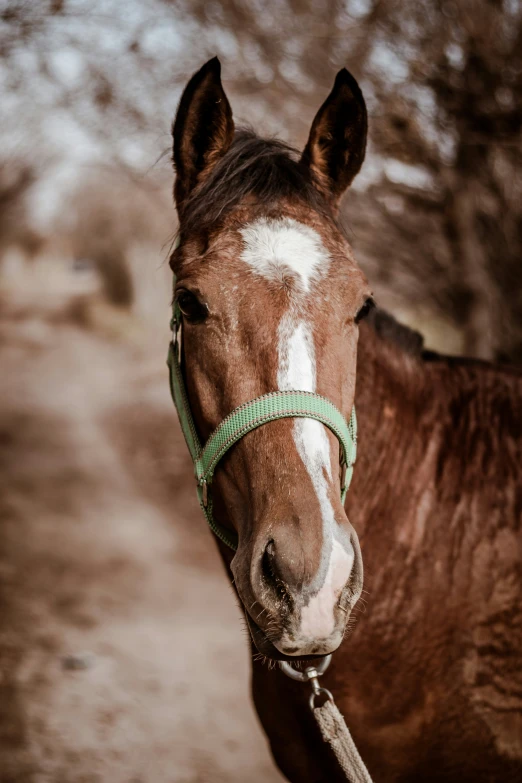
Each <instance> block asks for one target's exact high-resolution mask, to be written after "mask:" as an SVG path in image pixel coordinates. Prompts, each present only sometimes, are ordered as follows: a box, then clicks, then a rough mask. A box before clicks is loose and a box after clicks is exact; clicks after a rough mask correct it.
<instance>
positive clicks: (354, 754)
mask: <svg viewBox="0 0 522 783" xmlns="http://www.w3.org/2000/svg"><path fill="white" fill-rule="evenodd" d="M331 660H332V656H331V655H327V656H326V657H325V658H323V659H322V661H321V662H320V664H319V665H318V666H309V667H308V668H306V669H305V670H304V671H302V672H300V671H297V670H296V669H294V668H293V666H291V664H289V663H287V662H286V661H280V662H279V666H280V668H281V670H282V671H283V672H284V674H286V675H287V677H290V678H291V679H292V680H297V681H298V682H309V683H310V685H311V686H312V693H311V694H310V700H309V704H310V709H311V710H312V715H313V716H314V718H315V720H316V722H317V725H318V726H319V730H320V732H321V735H322V737H323V740H324V741H325V742H327V743H328V744H329V745H330V747H331V749H332V750H333V752H334V754H335V758H336V759H337V761H338V762H339V766H340V767H341V769H342V771H343V772H344V774H345V775H346V780H348V781H349V783H372V779H371V777H370V773H369V772H368V770H367V769H366V766H365V764H364V761H363V760H362V758H361V757H360V755H359V751H358V750H357V748H356V746H355V742H354V741H353V738H352V735H351V734H350V732H349V731H348V726H347V725H346V723H345V720H344V718H343V716H342V715H341V713H340V712H339V710H338V708H337V706H336V704H335V702H334V698H333V696H332V694H331V693H330V691H329V690H327V689H326V688H321V686H320V685H319V679H318V678H319V677H320V676H321V675H322V674H324V672H325V671H326V670H327V668H328V667H329V665H330V662H331ZM318 696H325V697H326V701H325V703H324V704H323V705H322V706H321V707H316V706H315V702H316V699H317V697H318Z"/></svg>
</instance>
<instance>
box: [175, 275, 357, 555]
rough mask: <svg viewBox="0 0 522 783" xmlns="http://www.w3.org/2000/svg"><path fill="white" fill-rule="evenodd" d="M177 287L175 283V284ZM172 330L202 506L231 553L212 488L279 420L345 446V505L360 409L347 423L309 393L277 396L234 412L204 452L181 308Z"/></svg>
mask: <svg viewBox="0 0 522 783" xmlns="http://www.w3.org/2000/svg"><path fill="white" fill-rule="evenodd" d="M175 282H176V279H175V278H174V284H175ZM171 326H172V342H171V343H170V346H169V354H168V359H167V365H168V367H169V377H170V391H171V394H172V399H173V401H174V405H175V406H176V410H177V412H178V416H179V421H180V424H181V429H182V431H183V435H184V437H185V440H186V442H187V446H188V449H189V452H190V456H191V457H192V462H193V463H194V473H195V476H196V482H197V493H198V500H199V503H200V505H201V508H202V511H203V513H204V515H205V517H206V520H207V522H208V524H209V527H210V529H211V530H212V531H213V532H214V533H215V535H216V536H217V537H218V538H219V539H221V541H223V542H224V543H225V544H226V545H227V546H229V547H230V548H231V549H234V550H235V549H237V535H236V534H235V533H234V532H233V531H231V530H228V529H226V528H224V527H223V526H222V525H220V524H219V523H218V522H216V520H215V519H214V517H213V514H212V496H211V493H210V492H209V488H210V486H211V484H212V479H213V477H214V471H215V469H216V467H217V465H218V463H219V461H220V460H221V459H222V457H224V455H225V454H226V453H227V451H228V450H229V449H230V448H231V447H232V446H233V445H234V443H237V441H238V440H241V438H243V437H244V436H245V435H246V434H247V433H248V432H251V431H252V430H255V429H257V428H258V427H261V426H262V425H263V424H266V423H267V422H269V421H275V420H276V419H287V418H305V419H315V420H316V421H320V422H321V424H324V425H325V427H328V429H329V430H331V431H332V432H333V433H334V435H335V436H336V437H337V439H338V441H339V446H340V455H339V461H340V466H341V501H342V502H343V503H344V500H345V497H346V493H347V491H348V487H349V486H350V482H351V480H352V474H353V466H354V463H355V457H356V452H357V419H356V417H355V407H353V408H352V413H351V416H350V421H349V422H346V420H345V418H344V416H343V414H342V413H341V412H340V411H339V410H338V409H337V408H336V407H335V405H334V404H333V403H332V402H330V400H327V399H326V397H322V396H321V395H320V394H314V393H312V392H306V391H273V392H270V393H269V394H264V395H262V396H261V397H256V398H255V399H254V400H250V401H249V402H245V403H243V405H240V406H239V407H238V408H235V409H234V410H233V411H232V413H229V415H228V416H227V417H226V418H225V419H223V421H222V422H221V424H219V425H218V427H217V428H216V429H215V430H214V432H213V433H212V434H211V435H210V437H209V439H208V440H207V442H206V443H205V445H204V446H202V445H201V443H200V440H199V437H198V433H197V430H196V426H195V424H194V419H193V418H192V412H191V410H190V405H189V401H188V397H187V392H186V389H185V382H184V380H183V375H182V372H181V366H180V348H179V332H180V327H181V311H180V309H179V307H178V305H177V303H175V304H174V313H173V317H172V321H171Z"/></svg>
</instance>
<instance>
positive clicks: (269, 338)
mask: <svg viewBox="0 0 522 783" xmlns="http://www.w3.org/2000/svg"><path fill="white" fill-rule="evenodd" d="M366 126H367V120H366V108H365V104H364V100H363V97H362V95H361V92H360V90H359V87H358V85H357V83H356V81H355V79H354V78H353V77H352V76H351V75H350V74H349V73H348V72H347V71H346V70H342V71H341V72H340V73H339V74H338V76H337V79H336V81H335V85H334V88H333V90H332V92H331V94H330V95H329V97H328V98H327V100H326V101H325V103H324V104H323V106H322V107H321V108H320V110H319V112H318V114H317V116H316V118H315V120H314V122H313V125H312V128H311V131H310V136H309V139H308V143H307V145H306V147H305V150H304V152H303V154H302V155H301V157H300V159H299V157H296V156H295V155H294V153H293V151H292V150H291V149H290V148H288V147H287V146H286V145H283V144H281V143H280V142H274V141H264V140H261V139H259V138H258V137H256V136H255V135H254V134H253V133H251V132H247V131H239V132H236V131H235V130H234V124H233V120H232V112H231V109H230V105H229V102H228V100H227V97H226V95H225V93H224V90H223V87H222V85H221V80H220V66H219V62H218V60H217V59H214V60H211V61H210V62H208V63H207V64H206V65H205V66H203V68H202V69H201V70H200V71H199V72H198V73H197V74H196V75H195V76H194V77H193V78H192V79H191V81H190V82H189V84H188V85H187V87H186V89H185V92H184V93H183V96H182V98H181V102H180V105H179V109H178V113H177V116H176V120H175V123H174V130H173V134H174V163H175V166H176V171H177V179H176V185H175V198H176V204H177V209H178V213H179V220H180V240H181V241H180V246H179V248H178V249H177V250H176V251H175V252H174V254H173V256H172V260H171V265H172V268H173V270H174V271H175V274H176V276H177V284H176V291H175V296H176V298H177V301H178V303H179V306H180V309H181V311H182V314H183V316H182V317H183V327H184V329H183V371H184V374H185V379H186V386H187V389H188V396H189V400H190V406H191V408H192V412H193V415H194V419H195V422H196V425H197V427H198V429H199V435H200V437H201V439H202V440H203V441H205V440H206V439H207V438H208V436H209V435H210V433H211V432H212V431H213V430H214V429H215V428H216V427H217V425H218V424H219V423H220V422H221V421H222V420H223V419H224V417H225V416H226V415H227V414H229V413H230V412H231V411H232V410H233V409H234V408H236V407H237V406H238V405H240V404H242V403H244V402H247V401H249V400H252V399H253V398H255V397H258V396H260V395H262V394H265V393H267V392H271V391H274V390H290V389H294V390H303V391H310V392H316V393H317V394H320V395H323V396H324V397H326V398H328V399H329V400H330V401H332V402H333V403H334V404H335V405H336V406H337V408H338V409H339V410H340V411H341V412H342V413H343V414H344V416H345V417H346V418H347V419H348V418H349V416H350V412H351V409H352V406H353V402H354V390H355V369H356V349H357V335H358V329H357V323H358V321H359V319H360V318H361V317H362V316H363V315H364V314H365V312H366V311H367V310H368V309H369V306H370V302H371V300H370V291H369V288H368V283H367V281H366V279H365V277H364V275H363V274H362V272H361V271H360V269H359V268H358V267H357V265H356V263H355V261H354V259H353V256H352V252H351V249H350V246H349V245H348V243H347V241H346V239H345V238H344V236H343V234H342V233H341V231H340V230H339V228H338V226H337V224H336V220H335V215H336V211H337V204H338V202H339V199H340V197H341V195H342V194H343V192H344V190H345V189H346V188H347V187H348V185H349V184H350V182H351V181H352V179H353V178H354V176H355V175H356V174H357V172H358V171H359V168H360V166H361V164H362V161H363V158H364V152H365V145H366ZM212 495H213V499H214V514H215V516H216V517H217V519H218V520H219V521H220V522H221V524H223V525H225V526H229V527H233V528H234V529H235V531H236V532H237V534H238V537H239V545H238V549H237V552H236V554H235V556H234V557H233V559H232V561H231V570H232V573H233V576H234V583H235V586H236V588H237V591H238V593H239V596H240V598H241V601H242V602H243V604H244V607H245V611H246V615H247V619H248V622H249V625H250V629H251V632H252V636H253V639H254V641H255V644H256V646H257V648H258V650H259V651H260V652H262V653H264V654H266V655H267V656H269V657H272V658H283V657H285V656H307V655H314V654H319V655H324V654H326V653H329V652H331V651H333V650H335V649H336V648H337V647H338V646H339V644H340V642H341V640H342V638H343V633H344V630H345V627H346V623H347V619H348V616H349V614H350V611H351V609H352V607H353V605H354V604H355V602H356V601H357V599H358V598H359V596H360V593H361V589H362V561H361V554H360V550H359V544H358V540H357V536H356V534H355V532H354V530H353V528H352V526H351V525H350V522H349V521H348V518H347V516H346V513H345V510H344V507H343V505H342V503H341V499H340V476H339V442H338V440H337V439H336V437H335V436H334V435H333V434H332V433H331V432H330V430H329V429H327V428H326V427H325V426H324V425H323V424H321V423H319V422H318V421H315V420H313V419H310V418H295V419H290V418H287V419H281V420H277V421H272V422H270V423H268V424H265V425H264V426H262V427H260V428H258V429H256V430H254V431H253V432H250V433H249V434H247V435H246V436H245V437H244V438H243V439H242V440H240V441H239V442H238V443H237V444H236V445H235V446H234V447H233V448H232V449H231V450H230V451H229V452H228V454H227V456H226V457H225V459H224V460H223V461H222V463H220V465H219V467H218V469H217V471H216V475H215V479H214V483H213V487H212Z"/></svg>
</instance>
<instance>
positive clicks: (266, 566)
mask: <svg viewBox="0 0 522 783" xmlns="http://www.w3.org/2000/svg"><path fill="white" fill-rule="evenodd" d="M261 571H262V574H263V580H264V582H265V584H266V585H267V586H268V587H269V588H270V589H271V590H272V591H273V592H274V593H275V594H276V597H277V599H278V601H280V602H283V603H284V604H286V605H287V607H290V606H291V604H292V597H291V595H290V593H289V591H288V587H287V585H286V584H285V582H284V581H283V579H282V578H281V574H280V572H279V569H278V567H277V558H276V546H275V543H274V541H273V540H271V541H269V542H268V544H267V545H266V547H265V551H264V552H263V558H262V561H261Z"/></svg>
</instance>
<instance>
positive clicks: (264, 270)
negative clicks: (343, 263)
mask: <svg viewBox="0 0 522 783" xmlns="http://www.w3.org/2000/svg"><path fill="white" fill-rule="evenodd" d="M240 231H241V235H242V237H243V239H244V241H245V247H244V249H243V252H242V254H241V258H242V259H243V261H245V262H246V263H247V264H248V265H249V267H250V268H251V269H252V270H253V271H254V272H255V273H256V274H258V275H262V277H265V278H266V279H267V280H272V281H275V282H278V281H281V280H283V278H284V276H285V273H288V272H290V273H291V274H293V275H294V276H295V277H297V278H298V279H299V282H300V284H301V286H302V288H303V289H304V291H306V292H308V291H309V290H310V286H311V284H312V282H314V280H316V279H318V278H319V277H321V275H323V274H325V272H326V271H327V269H328V266H329V264H330V256H329V255H328V253H327V251H326V249H325V248H324V246H323V243H322V241H321V237H320V236H319V234H318V233H317V231H314V229H313V228H310V226H305V225H304V223H298V222H297V220H292V218H281V219H278V220H270V219H268V218H259V220H256V221H254V222H253V223H249V225H247V226H245V227H244V228H242V229H240Z"/></svg>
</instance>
